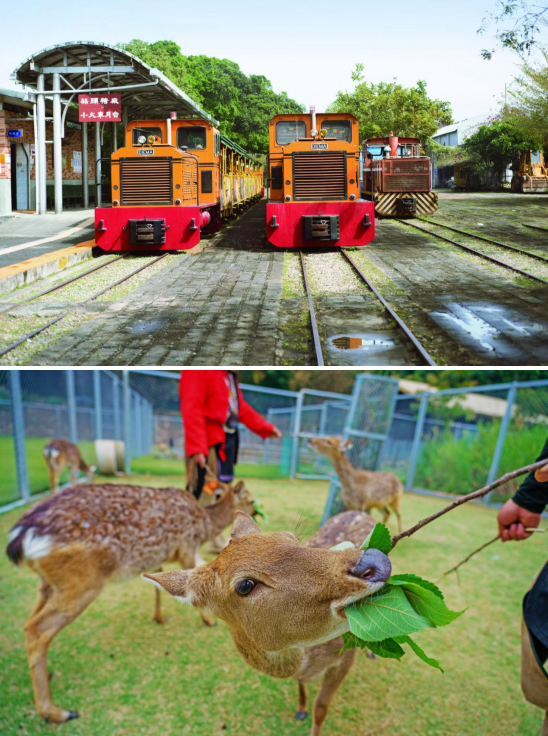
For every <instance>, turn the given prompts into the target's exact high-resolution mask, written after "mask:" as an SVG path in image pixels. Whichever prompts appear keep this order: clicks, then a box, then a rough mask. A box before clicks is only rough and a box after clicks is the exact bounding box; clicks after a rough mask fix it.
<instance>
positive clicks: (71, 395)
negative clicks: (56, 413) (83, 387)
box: [66, 370, 78, 443]
mask: <svg viewBox="0 0 548 736" xmlns="http://www.w3.org/2000/svg"><path fill="white" fill-rule="evenodd" d="M66 377H67V414H68V428H69V440H70V441H71V442H74V443H76V442H78V423H77V418H76V383H75V380H74V371H73V370H67V372H66Z"/></svg>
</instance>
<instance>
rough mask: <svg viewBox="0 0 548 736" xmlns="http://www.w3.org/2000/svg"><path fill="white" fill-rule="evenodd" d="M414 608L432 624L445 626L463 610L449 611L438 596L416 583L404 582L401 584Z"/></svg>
mask: <svg viewBox="0 0 548 736" xmlns="http://www.w3.org/2000/svg"><path fill="white" fill-rule="evenodd" d="M401 587H402V588H403V590H404V591H405V595H406V597H407V600H408V601H409V603H410V604H411V605H412V606H413V608H414V610H415V611H416V612H417V613H418V614H419V615H421V616H424V618H425V619H427V620H428V621H429V622H430V623H431V625H432V626H447V624H450V623H451V622H452V621H454V620H455V619H456V618H458V617H459V616H461V615H462V614H463V613H464V611H451V610H450V609H449V608H447V606H446V605H445V601H443V600H442V599H441V598H440V597H439V596H437V595H436V594H435V593H432V591H431V590H428V589H427V588H424V587H422V585H418V584H417V583H404V584H403V585H402V586H401Z"/></svg>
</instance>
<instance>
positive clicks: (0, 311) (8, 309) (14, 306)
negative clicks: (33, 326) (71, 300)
mask: <svg viewBox="0 0 548 736" xmlns="http://www.w3.org/2000/svg"><path fill="white" fill-rule="evenodd" d="M128 255H129V253H124V254H123V255H122V256H117V257H116V258H113V259H112V260H111V261H107V263H100V264H99V265H98V266H95V267H94V268H90V269H89V271H84V273H82V274H80V276H74V277H73V278H71V279H67V280H66V281H62V282H61V283H60V284H58V285H57V286H52V287H51V288H50V289H46V290H45V291H41V292H40V293H39V294H36V296H29V297H28V299H23V301H20V302H15V303H14V304H9V305H8V306H7V307H4V309H0V314H4V312H11V311H12V310H13V309H17V308H18V307H21V306H22V305H23V304H28V303H29V302H33V301H34V300H35V299H39V298H40V297H41V296H45V295H46V294H51V292H52V291H57V289H62V288H63V287H64V286H68V285H69V284H72V283H74V281H78V280H79V279H83V278H84V276H89V274H90V273H95V271H100V270H101V269H102V268H106V267H107V266H110V265H111V264H113V263H116V262H117V261H119V260H120V259H121V258H125V257H126V256H128Z"/></svg>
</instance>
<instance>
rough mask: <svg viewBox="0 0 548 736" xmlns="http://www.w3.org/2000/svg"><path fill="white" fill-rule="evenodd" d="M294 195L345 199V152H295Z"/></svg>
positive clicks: (295, 196) (314, 198)
mask: <svg viewBox="0 0 548 736" xmlns="http://www.w3.org/2000/svg"><path fill="white" fill-rule="evenodd" d="M293 198H294V199H295V200H299V199H301V200H302V199H312V200H316V199H346V153H345V152H344V151H343V152H336V151H333V152H331V151H319V152H317V153H316V152H314V153H307V152H296V153H294V154H293Z"/></svg>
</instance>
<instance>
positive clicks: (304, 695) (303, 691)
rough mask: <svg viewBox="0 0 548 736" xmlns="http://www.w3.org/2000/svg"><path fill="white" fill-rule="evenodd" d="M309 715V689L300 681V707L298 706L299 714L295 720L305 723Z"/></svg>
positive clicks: (297, 713)
mask: <svg viewBox="0 0 548 736" xmlns="http://www.w3.org/2000/svg"><path fill="white" fill-rule="evenodd" d="M307 715H308V688H307V687H306V685H305V684H304V682H301V681H300V680H299V705H298V706H297V712H296V713H295V718H296V719H297V720H298V721H304V719H305V718H306V717H307Z"/></svg>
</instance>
